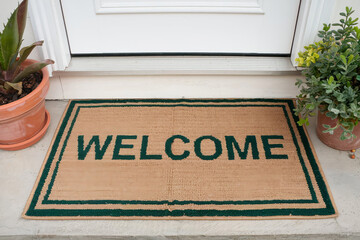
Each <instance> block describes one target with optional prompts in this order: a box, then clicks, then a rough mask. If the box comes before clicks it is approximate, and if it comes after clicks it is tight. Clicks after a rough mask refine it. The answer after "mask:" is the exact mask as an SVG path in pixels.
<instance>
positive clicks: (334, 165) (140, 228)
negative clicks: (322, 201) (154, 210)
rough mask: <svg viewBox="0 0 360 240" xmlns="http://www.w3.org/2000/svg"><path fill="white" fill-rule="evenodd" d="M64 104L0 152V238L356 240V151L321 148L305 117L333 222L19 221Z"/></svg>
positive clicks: (359, 207) (50, 105)
mask: <svg viewBox="0 0 360 240" xmlns="http://www.w3.org/2000/svg"><path fill="white" fill-rule="evenodd" d="M66 104H67V102H66V101H47V103H46V106H47V109H48V111H49V112H50V114H51V118H52V120H51V123H50V127H49V129H48V132H47V133H46V135H45V137H44V138H43V139H42V140H41V141H40V142H38V143H37V144H36V145H34V146H32V147H30V148H28V149H25V150H21V151H15V152H7V151H3V150H0V239H50V238H51V239H54V238H55V239H64V238H65V239H101V238H106V239H109V238H111V239H112V238H113V237H114V238H116V239H135V238H136V237H135V236H139V237H140V236H142V237H141V239H204V238H206V237H208V238H209V239H303V238H305V237H308V238H309V239H360V153H357V156H356V158H355V159H350V158H349V156H348V152H341V151H336V150H333V149H330V148H328V147H326V146H325V145H324V144H322V143H321V142H320V141H319V140H318V138H317V137H316V133H315V119H311V123H310V126H309V127H308V131H309V134H310V137H311V140H312V142H313V144H314V146H315V149H316V153H317V155H318V158H319V160H320V163H321V166H322V168H323V170H324V173H325V176H326V179H327V181H328V183H329V186H330V190H331V191H332V194H333V196H334V199H335V204H336V206H337V208H338V211H339V216H338V217H337V218H329V219H321V220H261V221H259V220H250V221H244V220H242V221H234V220H231V221H184V220H182V221H175V220H173V221H164V220H162V221H155V220H148V221H135V220H133V221H122V220H106V221H105V220H86V221H85V220H82V221H75V220H69V221H65V220H63V221H54V220H50V221H40V220H25V219H22V218H21V214H22V211H23V209H24V206H25V203H26V201H27V199H28V197H29V194H30V192H31V190H32V188H33V186H34V182H35V179H36V177H37V175H38V172H39V169H40V167H41V165H42V162H43V161H44V157H45V154H46V152H47V149H48V147H49V145H50V141H51V139H52V137H53V134H54V132H55V129H56V127H57V125H58V123H59V120H60V117H61V115H62V113H63V111H64V109H65V107H66ZM274 235H278V236H274ZM279 235H281V236H279ZM100 236H101V237H100ZM175 236H178V237H175ZM179 236H181V237H179ZM127 237H129V238H127Z"/></svg>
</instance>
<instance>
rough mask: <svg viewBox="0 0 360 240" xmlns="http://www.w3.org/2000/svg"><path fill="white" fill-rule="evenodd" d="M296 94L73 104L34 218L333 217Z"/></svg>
mask: <svg viewBox="0 0 360 240" xmlns="http://www.w3.org/2000/svg"><path fill="white" fill-rule="evenodd" d="M292 109H294V103H293V100H291V99H288V100H286V99H285V100H283V99H282V100H276V99H222V100H185V99H181V100H74V101H71V102H70V103H69V105H68V107H67V109H66V111H65V113H64V115H63V118H62V120H61V122H60V124H59V127H58V129H57V132H56V134H55V136H54V139H53V141H52V144H51V147H50V149H49V152H48V154H47V156H46V160H45V162H44V164H43V167H42V169H41V172H40V174H39V177H38V179H37V181H36V185H35V187H34V189H33V192H32V193H31V196H30V198H29V201H28V202H27V204H26V208H25V211H24V214H23V217H25V218H31V219H116V218H118V219H259V218H261V219H275V218H282V219H289V218H326V217H334V216H336V210H335V205H334V203H333V200H332V197H331V194H330V191H329V189H328V187H327V183H326V180H325V178H324V175H323V172H322V170H321V168H320V165H319V162H318V161H317V159H316V155H315V151H314V149H313V147H312V145H311V143H310V140H309V137H308V135H307V133H306V131H305V129H304V128H303V127H299V126H297V124H296V121H298V118H297V117H296V116H294V115H293V113H292Z"/></svg>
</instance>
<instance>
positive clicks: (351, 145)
mask: <svg viewBox="0 0 360 240" xmlns="http://www.w3.org/2000/svg"><path fill="white" fill-rule="evenodd" d="M336 123H337V120H336V119H335V120H332V119H331V118H329V117H327V116H326V115H325V114H323V113H321V112H320V111H319V112H318V118H317V127H316V133H317V135H318V137H319V139H320V140H321V141H322V142H323V143H324V144H326V145H327V146H329V147H331V148H334V149H337V150H343V151H350V150H353V149H357V148H360V125H357V126H355V128H354V131H353V134H354V135H355V136H357V138H355V139H352V140H350V139H348V140H340V136H341V134H342V132H343V130H342V129H341V128H337V129H336V130H335V131H334V134H329V133H323V131H324V130H325V128H324V127H323V124H327V125H330V126H332V127H335V125H336Z"/></svg>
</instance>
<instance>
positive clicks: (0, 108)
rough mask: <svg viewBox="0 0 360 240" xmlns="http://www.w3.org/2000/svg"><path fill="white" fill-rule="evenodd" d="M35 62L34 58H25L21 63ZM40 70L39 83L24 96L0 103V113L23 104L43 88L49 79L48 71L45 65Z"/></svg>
mask: <svg viewBox="0 0 360 240" xmlns="http://www.w3.org/2000/svg"><path fill="white" fill-rule="evenodd" d="M36 62H38V61H36V60H34V59H26V60H25V61H24V63H23V64H25V65H30V64H32V63H36ZM41 72H42V74H43V76H42V79H41V83H40V84H39V85H38V86H37V87H36V88H35V89H34V90H33V91H32V92H31V93H29V94H28V95H26V96H25V97H23V98H20V99H18V100H16V101H14V102H11V103H7V104H5V105H1V106H0V113H1V112H9V111H11V109H12V108H14V109H15V108H16V106H18V105H25V102H26V101H28V100H30V99H31V98H33V97H35V96H36V95H38V94H40V92H41V91H42V90H43V88H44V87H45V86H46V85H47V84H48V79H49V72H48V70H47V68H46V67H44V68H42V69H41ZM0 120H1V118H0Z"/></svg>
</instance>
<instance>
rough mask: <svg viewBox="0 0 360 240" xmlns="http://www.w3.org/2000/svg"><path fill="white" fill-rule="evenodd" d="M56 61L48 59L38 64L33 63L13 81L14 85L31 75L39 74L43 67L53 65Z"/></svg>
mask: <svg viewBox="0 0 360 240" xmlns="http://www.w3.org/2000/svg"><path fill="white" fill-rule="evenodd" d="M53 63H54V61H53V60H51V59H46V60H45V61H43V62H37V63H33V64H31V65H29V66H27V67H26V68H25V69H24V70H22V71H21V72H20V73H19V74H18V75H17V76H16V77H15V78H14V80H13V81H12V82H13V83H17V82H19V81H21V80H22V79H23V78H24V77H26V76H28V75H29V74H31V73H34V72H37V71H39V70H40V69H42V68H43V67H45V66H46V65H49V64H53Z"/></svg>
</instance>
